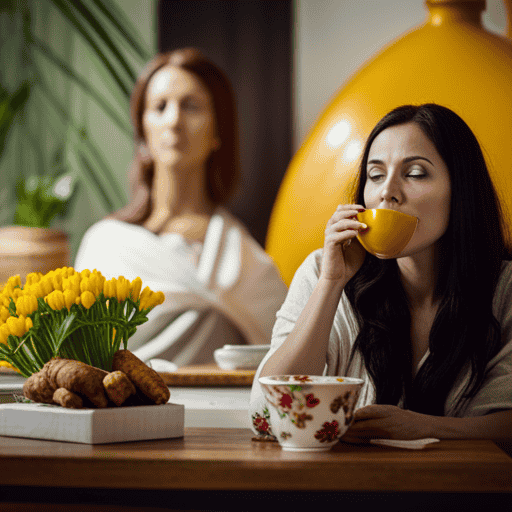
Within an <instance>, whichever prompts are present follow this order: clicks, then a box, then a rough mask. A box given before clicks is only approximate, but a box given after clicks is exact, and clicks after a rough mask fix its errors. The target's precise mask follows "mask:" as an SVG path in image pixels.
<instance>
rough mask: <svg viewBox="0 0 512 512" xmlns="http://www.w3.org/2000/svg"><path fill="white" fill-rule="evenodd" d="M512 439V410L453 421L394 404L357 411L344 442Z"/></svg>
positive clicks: (454, 419)
mask: <svg viewBox="0 0 512 512" xmlns="http://www.w3.org/2000/svg"><path fill="white" fill-rule="evenodd" d="M426 437H435V438H438V439H493V440H510V439H512V410H506V411H499V412H494V413H489V414H486V415H484V416H474V417H466V418H454V417H448V416H430V415H427V414H422V413H418V412H414V411H408V410H403V409H400V408H399V407H396V406H394V405H368V406H367V407H362V408H361V409H359V410H358V411H356V413H355V415H354V422H353V423H352V425H351V426H350V428H349V429H348V431H347V433H346V434H345V435H344V436H343V438H342V440H343V441H346V442H349V443H363V442H367V441H368V440H370V439H372V438H386V439H422V438H426Z"/></svg>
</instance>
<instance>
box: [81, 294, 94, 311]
mask: <svg viewBox="0 0 512 512" xmlns="http://www.w3.org/2000/svg"><path fill="white" fill-rule="evenodd" d="M80 302H81V303H82V305H83V306H84V307H85V308H86V309H89V308H90V307H91V306H92V305H93V304H94V303H95V302H96V297H95V296H94V294H93V293H92V292H91V291H89V290H85V291H84V292H82V294H81V295H80Z"/></svg>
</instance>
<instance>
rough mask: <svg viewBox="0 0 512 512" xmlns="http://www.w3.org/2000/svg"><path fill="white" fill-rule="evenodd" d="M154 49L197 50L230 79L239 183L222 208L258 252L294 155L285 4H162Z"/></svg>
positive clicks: (211, 0) (274, 0) (281, 0)
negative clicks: (256, 245) (239, 224)
mask: <svg viewBox="0 0 512 512" xmlns="http://www.w3.org/2000/svg"><path fill="white" fill-rule="evenodd" d="M158 46H159V50H160V51H167V50H172V49H175V48H181V47H184V46H193V47H196V48H199V49H200V50H201V51H203V52H204V53H205V54H206V55H207V56H208V57H209V58H210V59H212V60H213V61H214V62H215V63H216V64H217V65H219V66H220V67H221V68H222V69H223V70H224V71H225V72H226V74H227V75H228V76H229V78H230V79H231V82H232V84H233V88H234V90H235V93H236V95H237V105H238V117H239V125H240V152H241V167H242V183H241V187H240V191H239V192H238V194H237V195H236V197H234V198H233V199H232V200H231V201H230V203H229V204H228V205H227V206H228V208H229V209H230V211H231V212H232V213H234V214H235V215H236V216H237V217H238V218H239V219H240V220H241V221H242V222H244V223H245V225H246V226H247V228H248V229H249V230H250V232H251V233H252V234H253V236H254V237H255V238H256V239H257V240H258V241H259V242H260V243H261V244H262V245H264V242H265V235H266V232H267V225H268V220H269V217H270V213H271V210H272V206H273V203H274V200H275V197H276V194H277V191H278V188H279V185H280V183H281V180H282V177H283V175H284V173H285V171H286V168H287V166H288V164H289V162H290V158H291V151H292V125H291V102H292V92H291V72H292V2H291V0H259V1H258V0H245V1H242V0H239V1H235V0H228V1H225V0H224V1H218V0H202V1H201V0H160V2H159V6H158Z"/></svg>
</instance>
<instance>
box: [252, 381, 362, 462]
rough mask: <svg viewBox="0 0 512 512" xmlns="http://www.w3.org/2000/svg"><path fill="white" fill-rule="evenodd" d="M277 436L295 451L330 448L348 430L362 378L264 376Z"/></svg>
mask: <svg viewBox="0 0 512 512" xmlns="http://www.w3.org/2000/svg"><path fill="white" fill-rule="evenodd" d="M258 380H259V382H260V384H261V388H262V390H263V393H264V395H265V399H266V402H267V405H268V411H269V416H270V417H269V419H270V426H271V429H272V433H273V435H274V436H275V437H276V438H277V441H278V442H279V444H280V445H281V447H282V448H283V450H291V451H304V452H307V451H308V452H309V451H311V452H314V451H326V450H330V449H331V447H332V446H334V445H335V444H336V443H337V442H338V441H339V438H340V437H341V436H343V434H344V433H345V432H346V431H347V429H348V427H349V426H350V424H351V423H352V420H353V418H354V410H355V405H356V403H357V400H358V397H359V393H360V392H361V388H362V386H363V381H362V380H361V379H355V378H350V377H331V376H316V375H275V376H269V377H260V378H259V379H258Z"/></svg>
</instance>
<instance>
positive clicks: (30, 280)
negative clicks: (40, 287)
mask: <svg viewBox="0 0 512 512" xmlns="http://www.w3.org/2000/svg"><path fill="white" fill-rule="evenodd" d="M42 276H43V274H41V273H40V272H31V273H30V274H27V277H26V279H25V288H26V287H27V286H31V285H33V284H35V283H38V282H39V281H41V277H42Z"/></svg>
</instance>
